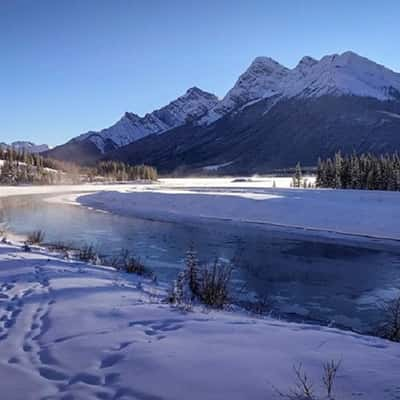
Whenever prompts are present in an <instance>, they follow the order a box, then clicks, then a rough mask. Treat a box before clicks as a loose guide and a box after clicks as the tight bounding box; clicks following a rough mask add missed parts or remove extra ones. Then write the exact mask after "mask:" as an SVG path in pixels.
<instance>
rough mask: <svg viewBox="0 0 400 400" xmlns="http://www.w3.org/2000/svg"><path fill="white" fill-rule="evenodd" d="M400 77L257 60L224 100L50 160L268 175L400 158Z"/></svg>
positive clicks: (174, 111) (132, 118)
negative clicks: (351, 157)
mask: <svg viewBox="0 0 400 400" xmlns="http://www.w3.org/2000/svg"><path fill="white" fill-rule="evenodd" d="M399 136H400V74H398V73H396V72H393V71H391V70H389V69H387V68H385V67H384V66H382V65H379V64H376V63H374V62H373V61H370V60H368V59H366V58H363V57H360V56H358V55H357V54H355V53H352V52H346V53H343V54H341V55H331V56H326V57H323V58H322V59H321V60H319V61H318V60H314V59H313V58H311V57H304V58H303V59H302V60H301V61H300V62H299V64H298V65H297V66H296V67H295V68H293V69H288V68H285V67H284V66H282V65H280V64H279V63H277V62H276V61H274V60H272V59H270V58H267V57H258V58H256V59H255V60H254V61H253V63H252V64H251V65H250V67H249V68H248V69H247V70H246V71H245V72H244V73H243V74H242V75H241V76H240V77H239V79H238V81H237V82H236V84H235V85H234V87H233V88H232V89H231V90H230V91H229V92H228V93H227V94H226V96H225V97H224V98H223V99H222V100H220V101H218V99H217V98H216V97H215V96H214V95H212V94H210V93H207V92H203V91H201V90H200V89H197V88H192V89H189V90H188V91H187V92H186V94H185V95H183V96H181V97H179V98H178V99H177V100H175V101H173V102H171V103H170V104H169V105H167V106H166V107H163V108H162V109H160V110H156V111H154V112H153V113H151V114H147V115H146V116H144V117H138V116H137V115H135V114H132V113H126V114H125V115H124V117H123V118H122V119H121V120H120V121H118V122H117V123H116V124H115V125H114V126H112V127H110V128H108V129H105V130H103V131H100V132H89V133H87V134H84V135H81V136H79V137H77V138H75V139H72V140H71V141H70V142H68V143H67V144H65V145H63V146H59V147H58V148H55V149H53V150H52V151H50V152H48V155H50V156H51V157H55V158H60V159H64V160H71V161H78V162H81V163H91V162H94V161H96V160H98V159H112V160H121V161H125V162H128V163H132V164H137V163H146V164H152V165H154V166H156V167H157V168H158V169H159V170H160V171H161V172H173V171H176V170H180V171H199V170H202V171H210V170H213V171H218V172H221V173H253V172H265V171H268V170H270V169H272V168H283V167H292V166H293V165H294V164H295V163H296V162H297V161H300V162H302V164H303V165H309V166H312V165H316V163H317V159H318V157H319V156H320V157H326V156H331V155H333V154H334V152H335V151H337V150H339V149H340V150H342V151H343V152H346V153H348V152H353V151H355V152H367V151H371V152H374V153H381V152H393V151H396V150H398V149H399V144H400V143H399V141H400V140H399Z"/></svg>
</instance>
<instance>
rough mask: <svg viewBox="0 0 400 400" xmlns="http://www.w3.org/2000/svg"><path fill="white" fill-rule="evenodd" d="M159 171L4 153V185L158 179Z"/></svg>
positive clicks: (0, 170)
mask: <svg viewBox="0 0 400 400" xmlns="http://www.w3.org/2000/svg"><path fill="white" fill-rule="evenodd" d="M157 177H158V176H157V170H156V169H155V168H153V167H150V166H147V165H128V164H125V163H122V162H115V161H104V162H99V163H97V164H96V165H94V166H92V167H80V166H78V165H75V164H73V163H69V162H64V161H58V160H53V159H50V158H45V157H43V156H41V155H39V154H32V153H28V152H26V151H18V150H15V149H12V148H8V149H2V150H0V184H3V185H17V184H39V185H40V184H42V185H50V184H75V183H84V182H93V181H102V182H109V181H112V182H114V181H118V182H121V181H131V180H139V179H140V180H156V179H157Z"/></svg>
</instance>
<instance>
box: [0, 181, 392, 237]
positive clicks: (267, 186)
mask: <svg viewBox="0 0 400 400" xmlns="http://www.w3.org/2000/svg"><path fill="white" fill-rule="evenodd" d="M308 180H309V181H310V182H312V181H313V178H311V177H309V178H308ZM273 182H275V185H276V188H273V187H272V186H273ZM290 182H291V179H290V178H279V177H253V178H243V180H239V181H238V180H237V179H233V178H176V179H173V178H170V179H161V180H160V181H159V182H156V183H154V184H142V183H137V184H120V185H117V184H116V185H102V184H86V185H72V186H71V185H60V186H20V187H18V186H16V187H4V186H3V187H0V198H1V197H4V196H16V195H30V194H43V195H51V194H54V196H53V199H51V201H53V202H67V203H70V204H83V205H84V206H88V207H92V208H96V209H99V210H103V211H108V212H113V213H117V214H122V215H134V216H139V217H140V216H142V217H151V218H159V219H162V220H173V221H179V220H183V219H189V220H198V219H199V218H205V219H207V218H213V219H220V220H230V221H235V222H237V223H256V224H270V225H276V226H282V227H287V228H291V229H302V230H304V231H310V232H314V231H318V232H320V233H321V234H325V233H326V234H330V233H338V234H346V235H357V236H360V237H362V236H369V237H377V238H388V239H396V240H399V239H400V226H399V224H398V223H397V221H398V220H399V219H400V193H399V192H381V191H362V190H361V191H359V190H333V189H332V190H330V189H290V188H289V185H290ZM85 194H86V195H85Z"/></svg>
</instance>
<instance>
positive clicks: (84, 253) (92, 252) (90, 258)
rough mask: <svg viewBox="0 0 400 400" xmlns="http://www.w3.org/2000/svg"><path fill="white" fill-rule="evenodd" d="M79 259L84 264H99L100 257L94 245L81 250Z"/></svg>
mask: <svg viewBox="0 0 400 400" xmlns="http://www.w3.org/2000/svg"><path fill="white" fill-rule="evenodd" d="M78 259H79V260H81V261H84V262H88V263H92V264H97V263H98V261H99V256H98V254H97V251H96V249H95V247H94V245H92V244H85V245H84V246H83V247H81V248H80V249H79V253H78Z"/></svg>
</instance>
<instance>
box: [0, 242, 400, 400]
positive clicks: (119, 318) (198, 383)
mask: <svg viewBox="0 0 400 400" xmlns="http://www.w3.org/2000/svg"><path fill="white" fill-rule="evenodd" d="M0 280H1V283H2V285H1V292H0V313H1V318H0V328H1V332H0V355H1V362H0V376H1V377H2V393H3V396H5V397H6V398H7V399H21V400H22V399H24V400H26V399H38V398H55V399H58V398H64V397H68V396H70V397H71V396H72V397H74V398H77V399H92V398H93V399H94V398H105V399H106V398H107V399H112V398H140V399H150V398H151V399H165V400H168V399H171V400H172V399H174V400H179V399H186V398H187V393H190V397H191V399H194V400H196V399H199V400H200V399H204V398H206V399H222V398H227V399H231V400H235V399H237V400H239V399H240V400H242V399H244V398H249V397H251V398H253V399H265V398H268V399H273V398H279V396H278V395H277V392H276V389H279V390H281V391H283V392H285V391H288V390H290V389H291V388H292V387H293V386H294V384H295V377H294V373H293V369H292V367H293V365H298V364H299V363H302V365H303V369H304V371H306V372H307V374H308V375H309V377H310V378H311V379H312V380H313V381H314V382H315V388H316V389H317V392H318V391H319V390H320V388H321V385H320V380H321V374H322V365H323V363H324V362H326V361H329V360H341V366H340V369H339V372H338V376H337V382H336V386H335V393H336V398H338V399H340V398H349V397H351V396H352V395H354V394H355V393H357V396H361V398H363V399H371V400H373V399H374V400H375V399H378V398H379V399H382V400H384V399H392V398H393V397H394V396H395V395H396V394H397V392H398V376H397V371H398V369H399V368H400V346H399V345H398V344H395V343H391V342H388V341H385V340H382V339H378V338H373V337H368V336H360V335H357V334H354V333H351V332H343V331H338V330H335V329H329V328H321V327H318V326H309V325H304V324H295V323H287V322H282V321H276V320H272V319H269V318H266V319H261V318H253V317H251V316H250V315H247V314H243V313H234V312H215V311H211V312H209V311H207V312H204V311H202V310H200V309H195V310H194V311H193V312H189V313H182V312H180V311H179V310H176V309H174V308H171V307H170V306H169V305H167V304H164V303H163V298H164V296H165V290H164V289H163V288H162V287H159V286H156V285H154V284H153V283H151V282H149V281H146V280H143V279H142V278H139V277H136V276H134V275H128V274H123V273H117V272H115V271H113V270H111V269H108V268H104V267H94V266H91V265H87V264H83V263H80V262H76V261H68V260H62V259H60V258H58V257H57V255H56V254H51V253H49V252H48V251H45V250H43V249H39V248H36V249H33V251H32V252H28V253H27V252H24V251H23V250H22V248H21V246H20V245H19V244H17V243H14V244H4V243H2V244H0ZM360 354H362V355H363V356H362V357H360ZM222 371H223V373H222ZM154 382H157V384H156V385H155V384H154Z"/></svg>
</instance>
